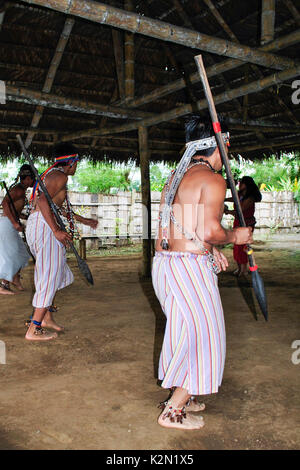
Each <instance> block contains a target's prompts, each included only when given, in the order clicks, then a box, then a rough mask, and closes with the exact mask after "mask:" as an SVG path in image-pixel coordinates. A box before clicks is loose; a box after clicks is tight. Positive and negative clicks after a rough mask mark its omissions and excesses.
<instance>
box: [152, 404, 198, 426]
mask: <svg viewBox="0 0 300 470" xmlns="http://www.w3.org/2000/svg"><path fill="white" fill-rule="evenodd" d="M157 422H158V424H159V425H160V426H162V427H163V428H174V429H187V430H195V429H201V428H202V427H203V426H204V419H203V417H202V416H195V415H192V414H186V413H185V409H184V408H182V409H178V408H172V407H171V406H170V405H167V406H166V407H165V409H164V410H163V412H162V413H161V415H160V416H159V418H158V421H157Z"/></svg>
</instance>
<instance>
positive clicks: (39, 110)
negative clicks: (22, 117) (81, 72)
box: [25, 18, 75, 148]
mask: <svg viewBox="0 0 300 470" xmlns="http://www.w3.org/2000/svg"><path fill="white" fill-rule="evenodd" d="M74 23H75V20H74V19H73V18H67V19H66V21H65V24H64V27H63V30H62V33H61V35H60V38H59V41H58V43H57V46H56V50H55V53H54V55H53V58H52V61H51V64H50V67H49V70H48V73H47V76H46V79H45V83H44V86H43V89H42V91H43V93H50V91H51V88H52V85H53V82H54V78H55V75H56V72H57V69H58V67H59V64H60V62H61V59H62V56H63V53H64V50H65V47H66V45H67V42H68V39H69V37H70V34H71V31H72V28H73V26H74ZM43 112H44V107H43V106H37V107H36V110H35V112H34V115H33V118H32V121H31V127H33V128H37V127H38V125H39V123H40V120H41V118H42V116H43ZM33 136H34V131H30V132H29V133H28V135H27V137H26V141H25V147H26V148H28V147H29V146H30V144H31V142H32V139H33Z"/></svg>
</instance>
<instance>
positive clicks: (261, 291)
mask: <svg viewBox="0 0 300 470" xmlns="http://www.w3.org/2000/svg"><path fill="white" fill-rule="evenodd" d="M195 61H196V65H197V68H198V72H199V75H200V78H201V81H202V84H203V88H204V92H205V96H206V99H207V103H208V108H209V113H210V116H211V120H212V124H213V128H214V132H215V136H216V141H217V144H218V148H219V151H220V154H221V157H222V161H223V164H224V166H225V170H226V175H227V179H228V181H229V184H230V189H231V193H232V197H233V200H234V203H235V207H236V211H237V215H238V218H239V222H240V226H241V227H246V224H245V220H244V216H243V212H242V209H241V204H240V201H239V198H238V194H237V190H236V187H235V184H234V179H233V176H232V172H231V168H230V164H229V159H228V156H227V151H226V147H225V144H224V141H223V138H222V130H221V126H220V123H219V120H218V115H217V112H216V108H215V103H214V99H213V96H212V93H211V89H210V86H209V83H208V79H207V75H206V71H205V67H204V64H203V60H202V56H201V55H198V56H195ZM247 254H248V259H249V265H250V271H251V274H252V284H253V289H254V292H255V295H256V298H257V301H258V303H259V306H260V308H261V311H262V314H263V316H264V318H265V320H266V321H267V320H268V307H267V298H266V293H265V288H264V283H263V280H262V278H261V277H260V275H259V272H258V267H257V264H256V263H255V260H254V256H253V249H252V248H251V247H250V245H247Z"/></svg>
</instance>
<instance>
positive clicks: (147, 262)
mask: <svg viewBox="0 0 300 470" xmlns="http://www.w3.org/2000/svg"><path fill="white" fill-rule="evenodd" d="M138 135H139V154H140V169H141V189H142V206H143V208H142V210H143V266H142V277H150V276H151V191H150V168H149V148H148V129H147V128H146V127H139V128H138Z"/></svg>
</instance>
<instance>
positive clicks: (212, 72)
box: [120, 29, 300, 107]
mask: <svg viewBox="0 0 300 470" xmlns="http://www.w3.org/2000/svg"><path fill="white" fill-rule="evenodd" d="M299 41H300V29H299V30H297V31H294V32H293V33H291V34H288V35H287V36H283V37H282V38H278V39H275V40H274V41H272V42H271V43H269V44H266V45H265V46H263V47H262V48H261V50H280V49H283V48H285V47H288V46H292V45H293V44H296V43H297V42H299ZM241 65H243V62H241V61H240V60H235V59H229V60H226V61H223V62H220V63H218V64H215V65H212V66H210V67H208V68H207V76H208V78H211V77H214V76H216V75H219V74H222V73H225V72H228V71H230V70H233V69H235V68H237V67H240V66H241ZM199 81H200V79H199V74H198V73H192V74H191V75H190V76H189V83H191V84H195V83H198V82H199ZM185 86H186V82H185V80H184V79H183V78H180V79H178V80H175V81H174V82H171V83H168V84H167V85H163V86H161V87H159V88H156V89H155V90H153V91H152V92H150V93H147V94H145V95H143V96H140V97H138V98H135V99H134V100H133V101H131V102H128V103H127V104H128V106H130V107H139V106H142V105H144V104H147V103H151V102H152V101H155V100H157V99H159V98H162V97H164V96H167V95H169V94H171V93H175V92H176V91H179V90H182V89H183V88H185ZM120 104H121V103H120Z"/></svg>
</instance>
